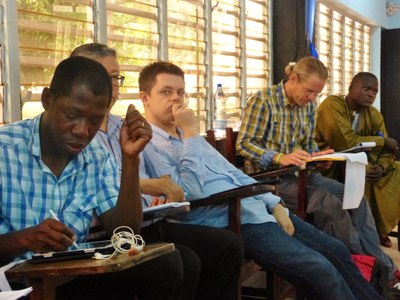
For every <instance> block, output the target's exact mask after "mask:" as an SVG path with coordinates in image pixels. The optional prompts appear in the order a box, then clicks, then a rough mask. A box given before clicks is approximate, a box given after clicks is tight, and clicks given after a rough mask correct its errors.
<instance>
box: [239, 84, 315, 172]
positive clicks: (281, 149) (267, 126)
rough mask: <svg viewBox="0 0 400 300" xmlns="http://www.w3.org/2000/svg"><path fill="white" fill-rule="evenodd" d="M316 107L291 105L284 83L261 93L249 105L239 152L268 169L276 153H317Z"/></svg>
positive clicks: (240, 132) (241, 132) (244, 118)
mask: <svg viewBox="0 0 400 300" xmlns="http://www.w3.org/2000/svg"><path fill="white" fill-rule="evenodd" d="M315 116H316V112H315V105H314V103H313V102H311V103H309V104H307V105H305V106H298V105H293V104H291V103H290V102H289V99H288V98H287V96H286V92H285V88H284V82H283V81H282V82H280V83H279V84H277V85H274V86H272V87H269V88H267V89H265V90H262V91H258V92H257V93H256V94H255V95H254V96H253V97H252V98H251V99H250V100H249V102H248V103H247V105H246V108H245V110H244V116H243V120H242V125H241V127H240V131H239V134H238V138H237V149H238V152H239V153H240V154H241V155H243V156H244V157H246V158H247V159H249V160H251V161H252V162H255V163H256V164H259V165H260V166H261V167H262V168H268V167H270V165H271V164H272V158H273V157H274V155H275V154H276V153H285V154H288V153H291V152H293V151H294V150H296V149H302V150H304V151H307V152H309V153H312V152H315V151H318V146H317V144H316V142H315V138H314V137H315Z"/></svg>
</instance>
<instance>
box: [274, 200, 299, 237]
mask: <svg viewBox="0 0 400 300" xmlns="http://www.w3.org/2000/svg"><path fill="white" fill-rule="evenodd" d="M272 214H273V215H274V217H275V219H276V221H277V222H278V224H279V226H280V227H281V228H282V229H283V230H284V231H285V232H286V233H287V234H288V235H290V236H293V234H294V226H293V223H292V221H291V220H290V218H289V216H288V215H287V212H286V209H285V208H284V207H283V206H282V204H280V203H278V204H277V205H276V206H275V207H274V209H273V211H272Z"/></svg>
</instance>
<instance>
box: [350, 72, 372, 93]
mask: <svg viewBox="0 0 400 300" xmlns="http://www.w3.org/2000/svg"><path fill="white" fill-rule="evenodd" d="M370 79H373V80H375V81H376V82H378V78H377V77H376V76H375V75H374V74H372V73H370V72H359V73H357V74H356V75H354V77H353V79H352V80H351V83H350V86H349V91H350V89H351V87H352V85H353V83H355V82H358V81H367V80H370Z"/></svg>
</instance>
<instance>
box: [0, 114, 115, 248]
mask: <svg viewBox="0 0 400 300" xmlns="http://www.w3.org/2000/svg"><path fill="white" fill-rule="evenodd" d="M40 117H41V116H37V117H36V118H34V119H32V120H23V121H19V122H16V123H12V124H9V125H6V126H3V127H1V128H0V197H1V199H0V200H1V201H0V234H5V233H8V232H11V231H16V230H22V229H25V228H27V227H31V226H36V225H38V224H39V223H41V222H42V221H43V220H44V219H46V218H51V215H50V212H49V210H50V209H51V210H53V211H54V212H55V213H56V215H57V217H58V218H59V219H60V221H61V222H63V223H65V224H66V225H67V226H68V227H69V228H71V229H72V230H73V231H74V232H75V234H76V236H77V242H84V241H85V240H86V237H87V234H88V230H89V225H90V222H91V220H92V216H93V213H94V212H95V213H96V214H97V215H101V214H102V213H104V212H105V211H107V210H109V209H110V208H112V207H114V206H115V204H116V202H117V199H118V190H119V181H118V178H119V176H118V175H117V168H116V166H115V163H113V162H112V160H110V159H109V158H110V154H109V153H108V152H107V151H106V150H105V149H104V148H103V147H102V146H101V145H99V144H98V143H97V142H96V141H92V142H91V143H90V144H89V145H88V146H87V147H86V148H85V149H84V150H83V151H82V152H81V153H79V154H78V155H76V156H74V157H73V158H72V159H71V161H70V162H69V163H68V165H67V166H66V167H65V169H64V170H63V172H62V173H61V175H60V176H59V177H58V178H57V176H55V175H54V174H53V173H52V172H51V170H50V169H49V168H48V167H47V166H46V165H45V164H44V162H43V161H42V160H41V154H40V153H41V152H40V135H39V124H40Z"/></svg>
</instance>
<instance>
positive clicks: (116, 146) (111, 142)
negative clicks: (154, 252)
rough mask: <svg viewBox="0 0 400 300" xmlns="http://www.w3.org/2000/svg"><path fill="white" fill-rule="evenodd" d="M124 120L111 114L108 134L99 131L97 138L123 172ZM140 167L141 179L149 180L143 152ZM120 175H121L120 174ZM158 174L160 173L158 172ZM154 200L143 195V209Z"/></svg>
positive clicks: (140, 156) (140, 155) (145, 223)
mask: <svg viewBox="0 0 400 300" xmlns="http://www.w3.org/2000/svg"><path fill="white" fill-rule="evenodd" d="M123 123H124V120H123V119H122V118H121V117H120V116H116V115H113V114H109V116H108V120H107V132H104V131H102V130H99V131H98V132H97V134H96V136H95V139H96V140H97V141H98V142H99V143H100V144H101V145H104V146H105V147H106V148H107V149H108V151H109V152H110V153H112V157H113V158H114V160H115V163H116V165H117V166H118V169H119V170H120V171H121V170H122V169H121V168H122V152H121V145H120V143H119V133H120V131H121V127H122V124H123ZM139 158H140V165H139V177H140V178H149V176H148V175H147V174H148V172H147V170H146V166H145V164H144V158H143V152H141V153H140V154H139ZM119 174H120V173H119ZM157 174H158V172H157ZM162 175H165V174H161V173H160V175H158V176H157V178H159V177H161V176H162ZM152 200H153V198H152V196H150V195H146V194H142V202H143V207H148V206H150V203H151V202H152ZM148 223H149V222H144V223H143V226H145V225H147V224H148Z"/></svg>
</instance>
